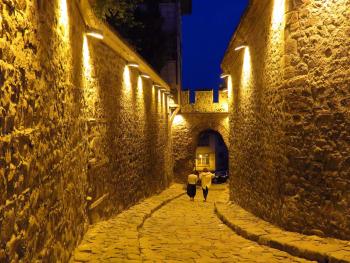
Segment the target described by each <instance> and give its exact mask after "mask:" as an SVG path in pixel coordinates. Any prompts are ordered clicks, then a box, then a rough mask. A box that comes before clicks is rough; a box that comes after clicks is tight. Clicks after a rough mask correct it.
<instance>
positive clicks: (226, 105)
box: [221, 102, 228, 112]
mask: <svg viewBox="0 0 350 263" xmlns="http://www.w3.org/2000/svg"><path fill="white" fill-rule="evenodd" d="M221 106H222V110H223V111H224V112H228V103H227V102H224V103H222V105H221Z"/></svg>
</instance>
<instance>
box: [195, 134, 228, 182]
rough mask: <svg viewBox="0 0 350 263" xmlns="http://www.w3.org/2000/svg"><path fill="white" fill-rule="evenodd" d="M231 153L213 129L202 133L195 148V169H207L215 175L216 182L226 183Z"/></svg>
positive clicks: (220, 136)
mask: <svg viewBox="0 0 350 263" xmlns="http://www.w3.org/2000/svg"><path fill="white" fill-rule="evenodd" d="M228 161H229V153H228V148H227V145H226V143H225V141H224V139H223V137H222V135H221V134H220V133H219V132H217V131H215V130H212V129H207V130H203V131H201V132H200V133H199V134H198V136H197V143H196V148H195V161H194V163H195V169H196V170H197V171H203V169H204V168H207V169H208V170H209V171H211V172H213V173H215V175H216V179H217V180H215V181H216V182H218V183H221V182H225V181H226V180H227V177H228Z"/></svg>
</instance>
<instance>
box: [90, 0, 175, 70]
mask: <svg viewBox="0 0 350 263" xmlns="http://www.w3.org/2000/svg"><path fill="white" fill-rule="evenodd" d="M95 12H96V14H97V15H98V16H99V17H100V18H101V19H103V20H105V21H106V22H107V23H108V24H109V25H110V26H112V27H113V28H114V29H116V30H117V32H118V33H119V34H121V35H122V37H123V38H125V39H126V40H127V41H128V42H129V43H130V44H131V45H132V46H133V47H134V48H135V49H136V51H138V52H139V53H140V54H141V55H142V56H143V57H144V58H145V60H146V61H148V63H150V64H151V65H152V66H153V67H154V68H155V69H156V70H157V71H158V72H159V71H160V70H161V69H162V68H163V66H164V65H165V63H166V62H167V60H168V59H169V57H170V56H171V52H173V51H172V50H171V45H168V44H167V43H171V41H174V39H173V38H174V35H173V34H167V33H166V32H164V31H163V30H162V26H163V22H164V21H163V17H162V16H161V13H160V10H159V1H156V0H135V1H130V0H129V1H128V0H97V2H96V4H95Z"/></svg>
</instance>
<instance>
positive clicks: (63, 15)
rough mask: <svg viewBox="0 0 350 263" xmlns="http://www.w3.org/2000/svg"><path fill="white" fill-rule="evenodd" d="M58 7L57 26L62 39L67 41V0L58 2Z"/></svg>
mask: <svg viewBox="0 0 350 263" xmlns="http://www.w3.org/2000/svg"><path fill="white" fill-rule="evenodd" d="M58 5H59V14H58V24H59V27H60V30H61V32H62V34H63V36H64V39H65V40H67V39H68V38H69V17H68V8H67V0H58Z"/></svg>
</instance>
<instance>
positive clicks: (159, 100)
mask: <svg viewBox="0 0 350 263" xmlns="http://www.w3.org/2000/svg"><path fill="white" fill-rule="evenodd" d="M161 99H162V92H161V91H160V90H158V103H161Z"/></svg>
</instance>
